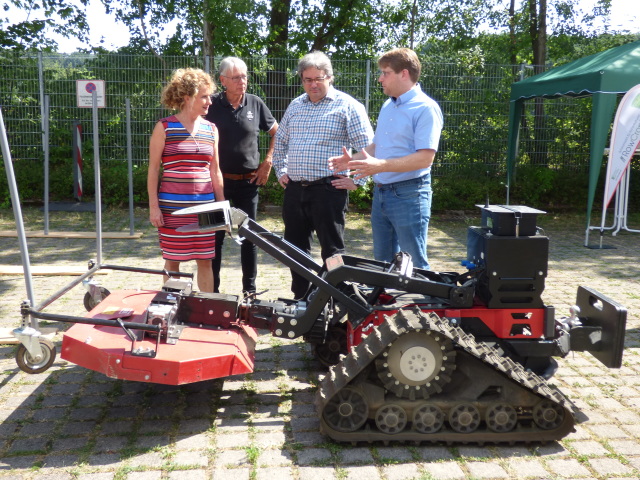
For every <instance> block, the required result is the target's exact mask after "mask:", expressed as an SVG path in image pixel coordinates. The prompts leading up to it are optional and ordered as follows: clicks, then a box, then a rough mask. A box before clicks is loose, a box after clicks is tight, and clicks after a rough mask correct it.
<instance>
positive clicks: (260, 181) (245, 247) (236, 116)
mask: <svg viewBox="0 0 640 480" xmlns="http://www.w3.org/2000/svg"><path fill="white" fill-rule="evenodd" d="M247 82H248V77H247V65H246V64H245V63H244V62H243V61H242V60H241V59H239V58H236V57H227V58H225V59H223V60H222V61H221V62H220V83H221V84H222V86H223V87H224V90H223V91H222V92H221V93H219V94H216V95H214V96H213V97H212V98H211V101H212V103H211V106H210V107H209V112H208V113H207V115H206V119H207V120H209V121H211V122H213V123H215V125H216V126H217V127H218V132H219V134H220V141H219V143H218V153H219V156H220V162H219V163H220V170H221V171H222V176H223V177H224V196H225V198H226V199H227V200H229V201H230V202H231V204H232V205H233V206H234V207H236V208H239V209H241V210H243V211H244V212H246V213H247V214H248V215H249V217H250V218H252V219H254V220H255V218H256V214H257V211H258V186H259V185H264V184H265V183H266V182H267V179H268V178H269V173H270V172H271V157H272V154H273V146H274V135H275V134H276V131H277V130H278V122H276V120H275V118H273V115H271V112H270V111H269V109H268V108H267V106H266V105H265V104H264V102H263V101H262V100H261V99H260V97H257V96H255V95H251V94H249V93H247ZM260 130H262V131H264V132H268V133H269V135H271V143H270V144H269V150H268V151H267V154H266V156H265V158H264V161H263V162H262V163H260V152H259V151H258V135H259V133H260ZM223 242H224V232H217V233H216V257H215V258H214V259H213V261H212V268H213V276H214V291H215V292H218V291H219V289H220V265H221V262H222V244H223ZM257 260H258V253H257V249H256V246H255V245H254V244H252V243H251V242H249V241H245V242H243V244H242V246H241V248H240V261H241V263H242V291H243V292H244V294H245V295H250V294H252V293H255V291H256V276H257V273H258V266H257Z"/></svg>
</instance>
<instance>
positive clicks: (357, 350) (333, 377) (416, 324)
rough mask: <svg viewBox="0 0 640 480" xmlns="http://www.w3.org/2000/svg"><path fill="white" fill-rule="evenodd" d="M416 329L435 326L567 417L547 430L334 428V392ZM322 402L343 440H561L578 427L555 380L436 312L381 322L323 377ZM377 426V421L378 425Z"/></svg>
mask: <svg viewBox="0 0 640 480" xmlns="http://www.w3.org/2000/svg"><path fill="white" fill-rule="evenodd" d="M413 330H431V331H433V332H435V333H439V334H442V335H444V336H445V337H447V338H449V339H450V340H451V341H452V342H453V343H454V346H455V347H457V348H458V349H462V350H464V351H465V352H467V353H469V354H470V355H472V356H474V357H476V358H477V359H479V360H481V361H482V362H484V363H485V364H486V365H487V366H490V367H492V368H494V369H495V370H497V371H498V372H500V373H502V374H503V375H504V376H506V377H508V378H510V379H512V380H513V381H515V382H517V383H518V384H519V385H521V386H522V387H523V388H525V389H527V390H529V391H531V392H532V393H535V394H537V395H538V396H540V397H543V398H545V399H548V400H550V401H552V402H554V403H555V404H556V405H559V406H560V407H562V408H563V409H564V419H563V422H562V423H561V424H560V425H559V426H558V427H557V428H555V429H551V430H543V429H541V428H538V427H537V426H535V424H533V422H532V426H533V428H520V427H519V426H518V427H516V428H515V429H514V430H512V431H510V432H493V431H491V430H489V429H484V430H480V429H479V430H477V431H475V432H471V433H458V432H455V431H452V430H446V429H444V428H443V429H441V430H440V431H439V432H436V433H428V434H425V433H420V432H416V431H412V430H408V429H407V430H404V431H402V432H398V433H396V434H386V433H382V432H379V431H377V430H372V429H371V428H370V427H369V426H368V425H367V426H365V427H364V428H363V429H361V430H358V431H355V432H348V433H345V432H339V431H336V430H334V429H333V428H331V427H330V426H329V425H327V423H326V422H325V421H324V417H323V415H322V413H323V411H324V408H325V406H326V405H327V403H328V402H329V400H331V398H332V397H333V396H334V395H335V394H336V393H337V392H338V391H340V390H341V389H342V388H344V387H346V386H347V385H348V384H349V382H351V381H352V380H353V379H354V378H355V377H356V376H357V375H358V374H359V373H360V372H362V371H363V370H364V368H365V367H366V366H367V365H369V364H370V363H371V362H373V361H374V359H375V358H376V357H377V356H378V355H381V354H382V353H383V352H384V350H385V349H386V348H387V347H388V346H389V345H390V344H391V343H393V342H394V341H395V340H396V339H397V338H398V337H400V336H401V335H403V334H405V333H407V332H410V331H413ZM316 407H317V410H318V415H319V416H320V424H321V431H322V432H323V433H324V434H325V435H328V436H329V437H331V438H333V439H334V440H338V441H342V442H351V443H357V442H373V441H383V442H389V441H400V442H407V441H408V442H446V443H480V444H482V443H504V442H508V443H515V442H527V443H530V442H547V441H553V440H559V439H561V438H563V437H564V436H566V435H567V434H569V433H571V432H572V431H574V428H573V425H574V415H573V411H574V407H573V405H572V404H571V402H569V400H567V399H566V398H565V397H564V396H563V395H562V394H561V393H560V392H559V391H558V390H557V389H556V388H555V387H552V386H551V385H549V384H548V383H547V382H546V381H545V380H544V379H543V378H541V377H539V376H538V375H536V374H534V373H532V372H529V371H526V370H525V369H524V368H523V367H522V365H520V364H519V363H517V362H515V361H513V360H511V359H510V358H507V357H503V356H502V355H500V353H499V352H498V351H497V350H495V349H494V348H492V347H490V346H488V345H486V344H483V343H478V342H476V340H475V338H474V337H473V336H472V335H468V334H466V333H465V332H464V331H463V330H462V329H460V328H459V327H453V326H451V325H450V324H449V322H448V321H446V320H442V319H441V318H440V317H439V316H438V315H436V314H434V313H426V312H422V311H421V310H419V309H417V308H416V309H414V310H412V311H407V310H400V311H399V312H398V313H397V314H396V315H395V316H394V317H393V319H389V320H387V321H385V322H383V323H382V324H381V325H379V326H378V327H375V328H374V329H373V331H372V333H371V334H369V335H368V336H367V337H366V338H365V339H364V340H363V341H362V342H361V343H360V344H359V345H357V346H356V347H354V348H353V349H352V350H351V352H350V353H349V354H348V355H346V356H345V357H344V358H343V359H342V360H341V361H340V362H339V363H338V364H337V365H334V366H333V367H331V368H330V369H329V372H328V373H327V375H325V377H324V378H323V379H322V381H321V382H320V387H319V389H318V392H317V394H316ZM374 428H375V427H374Z"/></svg>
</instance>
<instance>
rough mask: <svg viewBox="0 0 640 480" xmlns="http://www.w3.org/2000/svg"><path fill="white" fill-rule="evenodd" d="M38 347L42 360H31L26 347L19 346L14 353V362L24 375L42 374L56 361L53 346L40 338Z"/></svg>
mask: <svg viewBox="0 0 640 480" xmlns="http://www.w3.org/2000/svg"><path fill="white" fill-rule="evenodd" d="M40 347H42V358H33V357H32V356H31V354H30V353H29V351H28V350H27V349H26V347H25V346H24V345H22V344H20V346H19V347H18V351H17V353H16V362H17V363H18V367H20V370H22V371H23V372H26V373H42V372H44V371H46V370H48V369H49V367H51V365H53V362H54V361H55V359H56V347H55V345H54V344H53V343H52V342H50V341H49V340H45V339H43V338H41V339H40Z"/></svg>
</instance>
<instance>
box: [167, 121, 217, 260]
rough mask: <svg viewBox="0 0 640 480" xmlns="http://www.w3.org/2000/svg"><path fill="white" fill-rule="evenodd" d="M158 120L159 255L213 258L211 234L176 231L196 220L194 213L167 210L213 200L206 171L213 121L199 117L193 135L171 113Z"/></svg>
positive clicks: (213, 240)
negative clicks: (160, 145)
mask: <svg viewBox="0 0 640 480" xmlns="http://www.w3.org/2000/svg"><path fill="white" fill-rule="evenodd" d="M160 121H161V122H162V125H163V126H164V131H165V135H166V139H165V145H164V150H163V152H162V179H161V181H160V187H159V191H158V201H159V204H160V210H161V211H162V217H163V220H164V227H160V228H158V235H159V238H160V248H161V249H162V258H164V259H165V260H175V261H180V262H182V261H187V260H200V259H211V258H213V257H215V238H216V236H215V234H212V233H211V232H205V233H201V232H178V231H176V228H178V227H181V226H183V225H190V224H193V223H198V215H172V214H171V213H172V212H175V211H176V210H180V209H181V208H186V207H192V206H194V205H199V204H202V203H209V202H213V201H215V196H214V193H213V185H212V184H211V172H210V170H209V167H210V162H211V161H212V160H213V147H214V144H215V140H216V138H215V135H214V130H213V124H212V123H210V122H209V121H207V120H205V119H201V120H200V125H199V128H198V131H197V132H196V134H195V135H190V134H189V132H188V131H187V130H186V129H185V128H184V126H183V125H182V123H180V121H179V120H178V119H177V118H176V117H175V116H171V117H167V118H163V119H162V120H160Z"/></svg>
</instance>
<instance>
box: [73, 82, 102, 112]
mask: <svg viewBox="0 0 640 480" xmlns="http://www.w3.org/2000/svg"><path fill="white" fill-rule="evenodd" d="M93 92H96V96H97V97H98V98H97V100H98V108H104V107H105V98H104V97H105V96H104V80H76V98H77V99H78V108H91V107H93Z"/></svg>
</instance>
